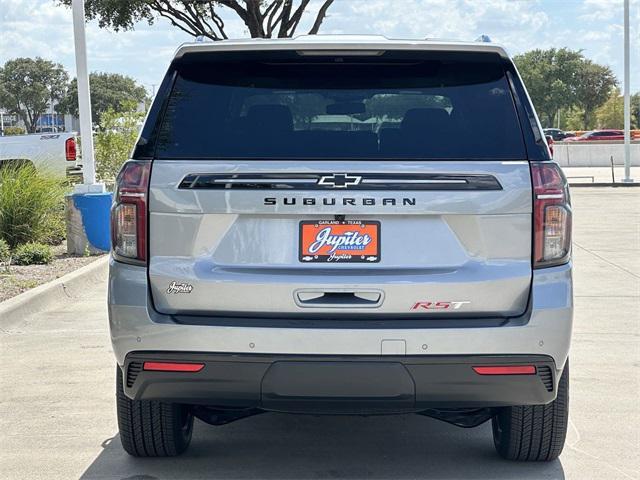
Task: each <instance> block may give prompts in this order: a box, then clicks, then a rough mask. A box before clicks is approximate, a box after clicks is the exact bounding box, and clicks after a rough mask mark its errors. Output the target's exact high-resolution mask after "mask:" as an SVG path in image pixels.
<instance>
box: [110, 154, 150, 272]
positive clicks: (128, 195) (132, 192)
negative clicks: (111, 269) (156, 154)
mask: <svg viewBox="0 0 640 480" xmlns="http://www.w3.org/2000/svg"><path fill="white" fill-rule="evenodd" d="M150 171H151V163H150V162H138V161H129V162H127V163H125V164H124V165H123V166H122V169H121V170H120V173H119V174H118V178H117V179H116V191H115V194H114V199H113V207H112V208H111V246H112V249H113V253H114V256H115V258H116V259H118V260H124V261H127V260H129V261H131V262H132V263H139V264H144V263H146V260H147V191H148V188H149V172H150Z"/></svg>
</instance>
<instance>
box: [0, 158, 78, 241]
mask: <svg viewBox="0 0 640 480" xmlns="http://www.w3.org/2000/svg"><path fill="white" fill-rule="evenodd" d="M65 191H66V187H65V186H64V182H63V180H61V179H59V178H56V177H55V176H53V175H51V174H49V173H48V172H46V171H42V170H36V169H34V168H33V166H30V165H22V166H20V165H15V164H14V165H6V166H3V167H2V168H0V238H2V239H4V240H5V241H6V242H7V243H8V244H9V247H11V248H15V247H16V246H18V245H21V244H23V243H29V242H47V241H56V240H59V237H60V235H61V234H62V235H64V234H63V233H61V228H63V227H61V226H63V225H64V194H65Z"/></svg>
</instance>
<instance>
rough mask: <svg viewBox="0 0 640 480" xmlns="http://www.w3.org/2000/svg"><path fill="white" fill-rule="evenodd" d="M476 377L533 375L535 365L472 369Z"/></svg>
mask: <svg viewBox="0 0 640 480" xmlns="http://www.w3.org/2000/svg"><path fill="white" fill-rule="evenodd" d="M472 368H473V371H474V372H476V373H477V374H478V375H535V374H536V367H535V365H490V366H483V367H472Z"/></svg>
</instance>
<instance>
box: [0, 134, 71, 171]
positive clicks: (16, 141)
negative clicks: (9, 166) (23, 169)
mask: <svg viewBox="0 0 640 480" xmlns="http://www.w3.org/2000/svg"><path fill="white" fill-rule="evenodd" d="M76 152H77V133H75V132H68V133H44V134H33V135H12V136H4V137H0V166H2V165H5V164H6V163H7V162H28V163H31V164H33V165H34V166H35V167H36V168H38V169H46V170H47V171H49V172H51V173H52V174H55V175H60V176H79V175H82V164H81V163H80V161H79V159H78V158H77V153H76Z"/></svg>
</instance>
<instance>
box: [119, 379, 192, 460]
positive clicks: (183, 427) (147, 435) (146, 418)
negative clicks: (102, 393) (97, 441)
mask: <svg viewBox="0 0 640 480" xmlns="http://www.w3.org/2000/svg"><path fill="white" fill-rule="evenodd" d="M116 369H117V374H116V410H117V413H118V428H119V430H120V440H121V441H122V446H123V447H124V449H125V451H126V452H127V453H128V454H129V455H133V456H134V457H173V456H176V455H180V454H181V453H182V452H184V451H185V450H186V449H187V447H188V446H189V443H190V442H191V434H192V432H193V415H191V413H190V412H189V409H188V408H187V407H186V406H184V405H180V404H177V403H165V402H157V401H147V400H130V399H129V398H128V397H127V396H126V395H125V394H124V384H123V379H122V370H121V369H120V367H116Z"/></svg>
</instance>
